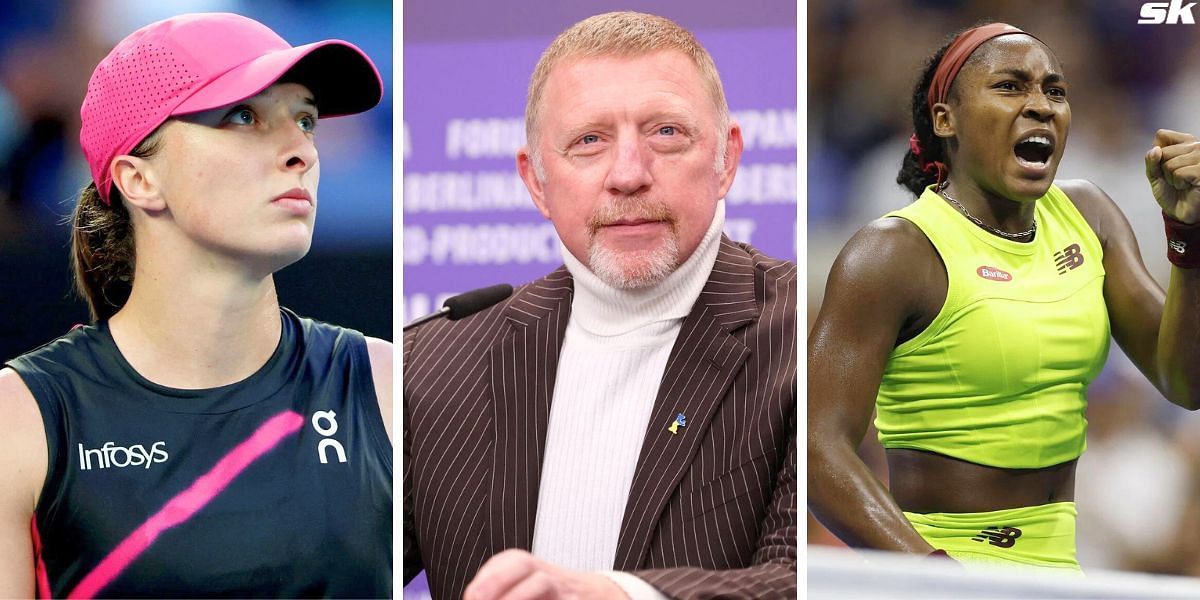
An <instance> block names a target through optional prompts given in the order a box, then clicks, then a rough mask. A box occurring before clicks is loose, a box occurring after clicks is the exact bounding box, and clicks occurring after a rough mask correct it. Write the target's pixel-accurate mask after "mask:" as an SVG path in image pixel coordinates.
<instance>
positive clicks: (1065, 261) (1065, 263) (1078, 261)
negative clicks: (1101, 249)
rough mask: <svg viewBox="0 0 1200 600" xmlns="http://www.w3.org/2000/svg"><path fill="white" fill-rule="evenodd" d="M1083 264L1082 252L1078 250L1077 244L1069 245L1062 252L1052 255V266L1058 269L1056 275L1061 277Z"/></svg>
mask: <svg viewBox="0 0 1200 600" xmlns="http://www.w3.org/2000/svg"><path fill="white" fill-rule="evenodd" d="M1082 264H1083V250H1082V249H1080V248H1079V244H1071V245H1070V246H1067V247H1066V248H1063V249H1062V250H1059V251H1058V252H1055V253H1054V265H1055V266H1057V267H1058V274H1059V275H1062V274H1063V273H1066V272H1067V271H1068V270H1071V269H1076V268H1078V267H1079V265H1082Z"/></svg>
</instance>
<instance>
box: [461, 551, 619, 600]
mask: <svg viewBox="0 0 1200 600" xmlns="http://www.w3.org/2000/svg"><path fill="white" fill-rule="evenodd" d="M535 598H536V599H544V600H552V599H558V598H561V599H563V600H576V599H578V600H585V599H586V600H593V599H595V600H602V599H604V600H606V599H612V600H629V597H628V596H626V595H625V592H624V591H622V590H621V587H620V586H618V585H617V584H616V583H614V582H613V581H612V580H611V579H609V578H607V577H605V576H603V575H600V574H598V573H579V572H576V571H570V570H568V569H563V568H561V567H557V566H554V565H552V564H550V563H548V562H546V561H544V560H541V559H538V558H537V557H535V556H534V555H532V554H530V553H528V552H526V551H524V550H505V551H504V552H501V553H499V554H497V555H495V556H493V557H491V558H490V559H488V561H487V562H486V563H483V566H482V567H480V568H479V572H478V573H476V574H475V579H473V580H471V583H469V584H467V590H466V592H464V593H463V600H501V599H503V600H525V599H531V600H532V599H535Z"/></svg>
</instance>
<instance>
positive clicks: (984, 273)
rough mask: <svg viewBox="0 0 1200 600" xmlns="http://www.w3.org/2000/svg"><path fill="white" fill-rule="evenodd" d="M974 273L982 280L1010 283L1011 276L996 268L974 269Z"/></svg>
mask: <svg viewBox="0 0 1200 600" xmlns="http://www.w3.org/2000/svg"><path fill="white" fill-rule="evenodd" d="M975 272H976V273H978V274H979V276H980V277H982V278H984V279H990V280H992V281H1012V275H1009V274H1008V272H1007V271H1001V270H1000V269H997V268H996V267H988V266H983V267H979V268H978V269H975Z"/></svg>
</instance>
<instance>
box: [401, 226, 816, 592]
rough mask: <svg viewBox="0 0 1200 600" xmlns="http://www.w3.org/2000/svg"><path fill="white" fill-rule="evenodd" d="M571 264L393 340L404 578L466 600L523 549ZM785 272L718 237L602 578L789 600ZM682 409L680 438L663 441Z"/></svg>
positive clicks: (790, 396) (790, 353) (789, 342)
mask: <svg viewBox="0 0 1200 600" xmlns="http://www.w3.org/2000/svg"><path fill="white" fill-rule="evenodd" d="M572 293H573V282H572V279H571V276H570V274H569V273H568V272H567V270H566V268H565V267H563V268H560V269H558V270H557V271H554V272H553V273H551V274H550V275H548V276H546V277H544V278H542V279H540V280H537V281H535V282H533V283H530V284H528V285H525V286H523V287H521V288H520V289H518V290H517V291H516V293H514V294H513V296H512V297H511V298H509V299H508V300H507V301H505V302H503V303H501V304H499V305H497V306H494V307H492V308H490V309H487V310H485V311H483V312H480V313H478V314H475V315H472V316H471V317H468V318H466V319H462V320H460V321H436V322H430V323H428V324H426V325H422V326H420V327H417V328H415V329H414V330H411V331H409V332H408V333H406V334H405V337H404V369H405V371H404V500H403V502H404V507H403V509H404V533H403V535H404V542H403V544H404V546H403V558H404V581H405V583H407V582H408V581H409V580H410V579H411V578H412V577H414V576H415V575H416V573H417V572H419V571H420V570H421V569H422V568H424V569H425V570H426V573H427V576H428V580H429V586H430V590H431V592H432V593H433V597H434V598H438V599H448V598H455V599H457V598H460V597H462V593H463V589H464V588H465V587H466V584H467V583H468V582H470V580H471V578H472V577H474V575H475V572H476V571H477V570H478V569H479V567H480V566H481V565H482V564H483V563H484V561H486V560H487V559H488V558H489V557H491V556H492V555H493V554H496V553H497V552H500V551H501V550H504V549H507V548H523V549H526V550H528V549H530V547H531V545H532V543H533V526H534V516H535V514H536V511H537V499H538V481H539V478H540V475H541V465H542V451H543V449H544V448H545V438H546V427H547V422H548V419H549V415H550V401H551V399H552V397H553V389H554V378H555V375H556V373H557V369H558V353H559V350H560V349H561V348H562V340H563V334H564V331H565V330H566V325H567V318H568V316H569V314H570V308H571V298H572ZM796 296H797V287H796V265H795V264H793V263H790V262H785V261H779V260H775V259H771V258H768V257H766V256H764V255H762V254H761V253H759V252H758V251H757V250H755V249H753V248H751V247H750V246H747V245H743V244H737V243H734V242H731V241H730V240H729V239H728V238H725V237H722V238H721V247H720V251H719V253H718V256H717V262H716V265H715V267H714V269H713V273H712V275H711V276H710V277H709V280H708V282H707V283H706V284H705V286H704V289H703V291H702V292H701V293H700V297H699V298H698V299H697V301H696V304H695V305H694V307H693V308H692V311H691V313H690V314H689V315H688V316H687V317H686V318H685V319H684V321H683V325H682V328H681V330H680V332H679V337H678V339H677V340H676V342H675V345H674V347H673V348H672V349H671V353H670V357H669V358H668V360H667V367H666V371H665V373H664V374H663V381H662V384H661V385H660V387H659V390H658V396H657V398H656V400H655V404H654V409H653V413H652V415H651V417H650V424H649V426H648V427H647V430H646V437H645V439H644V442H643V444H642V450H641V455H640V457H639V458H638V464H637V467H636V470H635V472H634V478H633V484H632V486H631V489H630V492H629V501H628V503H627V504H626V507H625V514H624V517H623V518H622V522H621V531H620V534H619V538H618V542H617V554H616V560H615V564H614V565H613V568H614V569H616V570H621V571H631V572H633V573H634V574H635V575H637V576H639V577H641V578H642V579H644V580H646V581H648V582H649V583H650V584H651V585H653V586H654V587H656V588H657V589H659V590H660V591H662V592H663V593H664V594H666V595H667V596H671V597H675V598H718V597H719V598H795V597H796V588H797V584H796V544H797V539H796V538H797V533H798V531H797V526H796V523H797V510H798V509H797V506H798V498H797V491H796ZM676 413H684V414H686V415H687V416H688V422H687V427H686V428H684V429H681V430H680V434H679V435H672V434H671V433H669V432H668V431H667V427H668V426H669V425H670V424H671V423H672V421H674V419H675V415H676Z"/></svg>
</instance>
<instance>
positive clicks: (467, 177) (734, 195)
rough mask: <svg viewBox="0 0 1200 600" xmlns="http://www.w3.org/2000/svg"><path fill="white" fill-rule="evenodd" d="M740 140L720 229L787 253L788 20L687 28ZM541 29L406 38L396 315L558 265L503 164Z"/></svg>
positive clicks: (517, 127) (790, 224)
mask: <svg viewBox="0 0 1200 600" xmlns="http://www.w3.org/2000/svg"><path fill="white" fill-rule="evenodd" d="M696 34H697V36H698V37H699V38H700V40H701V42H702V43H703V44H704V45H705V47H707V48H708V50H709V52H710V53H712V55H713V57H714V60H715V61H716V63H717V68H718V69H719V70H720V72H721V78H722V81H723V82H724V85H725V91H726V94H727V96H728V98H729V104H730V109H731V110H732V111H733V113H734V115H735V117H736V118H737V119H738V121H739V122H740V123H741V124H742V128H743V134H744V137H745V139H746V152H745V154H744V155H743V157H742V166H741V168H740V169H739V171H738V174H737V178H736V179H735V181H734V187H733V190H731V192H730V194H729V197H728V198H727V199H726V203H727V211H728V221H729V225H728V227H727V231H728V232H729V233H730V235H731V236H732V237H734V238H735V239H738V240H739V241H745V242H749V243H751V244H754V245H755V246H757V247H759V248H760V249H762V250H764V251H765V252H767V253H768V254H771V255H773V256H778V257H786V258H792V259H794V258H795V253H796V250H795V248H796V242H795V223H796V219H795V212H796V168H795V163H796V148H795V140H796V108H795V107H796V68H795V56H796V31H795V29H794V28H758V29H740V30H733V31H698V32H696ZM548 42H549V40H548V39H544V38H538V39H520V40H500V41H488V42H454V43H414V44H407V45H406V46H405V50H404V78H405V97H404V128H405V139H404V146H403V152H404V191H403V197H402V198H403V200H402V202H403V206H404V251H403V257H404V309H405V312H404V319H405V320H408V319H411V318H413V317H417V316H420V315H422V314H426V313H428V312H430V311H432V310H434V309H436V308H437V307H439V306H440V305H441V302H442V300H443V299H444V297H445V296H447V295H452V294H454V293H457V292H461V291H466V290H469V289H472V288H475V287H479V286H482V285H488V284H492V283H498V282H509V283H513V284H518V283H522V282H526V281H529V280H531V279H535V278H537V277H539V276H541V275H544V274H545V273H547V272H549V271H551V270H553V269H554V268H555V267H557V266H558V265H559V264H561V263H562V261H561V259H560V257H559V251H558V245H557V241H556V240H557V238H556V237H555V236H554V230H553V228H552V226H551V225H550V223H549V222H548V221H545V220H544V219H542V217H541V215H540V214H538V213H537V211H536V210H535V209H534V206H533V203H532V202H531V201H530V200H529V195H528V192H526V190H525V188H524V186H523V185H522V183H521V180H520V178H519V177H518V176H517V174H516V169H515V167H514V159H513V157H514V154H515V151H516V148H517V147H518V146H520V145H521V144H522V143H524V137H525V136H524V124H523V119H522V115H523V111H524V108H525V88H526V86H527V85H528V80H529V74H530V72H531V71H532V70H533V65H534V64H535V63H536V62H537V59H538V56H540V54H541V52H542V50H544V49H545V47H546V45H547V44H548Z"/></svg>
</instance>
